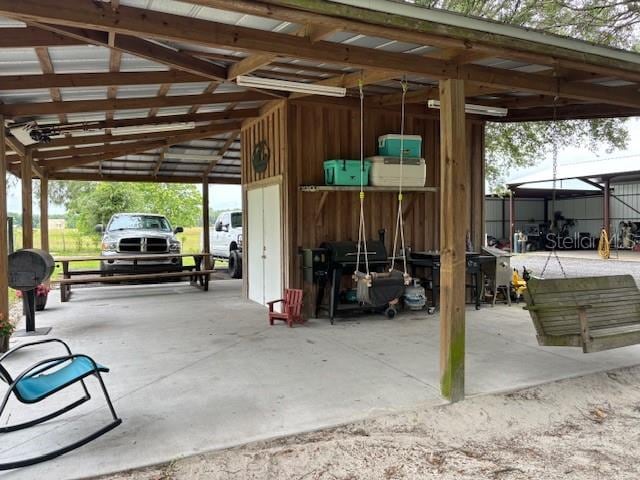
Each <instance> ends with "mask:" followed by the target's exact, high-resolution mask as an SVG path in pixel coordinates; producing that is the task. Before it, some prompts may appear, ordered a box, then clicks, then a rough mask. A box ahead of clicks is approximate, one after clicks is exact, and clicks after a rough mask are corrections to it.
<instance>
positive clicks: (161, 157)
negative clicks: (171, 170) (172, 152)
mask: <svg viewBox="0 0 640 480" xmlns="http://www.w3.org/2000/svg"><path fill="white" fill-rule="evenodd" d="M166 154H167V148H163V149H162V151H161V152H160V155H158V161H157V162H156V164H155V166H154V167H153V177H154V178H155V177H157V176H158V172H159V171H160V168H161V167H162V163H163V162H164V157H165V155H166Z"/></svg>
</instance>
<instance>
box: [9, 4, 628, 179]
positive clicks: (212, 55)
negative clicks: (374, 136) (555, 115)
mask: <svg viewBox="0 0 640 480" xmlns="http://www.w3.org/2000/svg"><path fill="white" fill-rule="evenodd" d="M367 2H368V3H367V4H366V5H365V7H366V8H373V9H376V8H381V7H380V6H385V5H386V6H387V8H391V7H392V6H393V5H391V4H390V3H389V2H387V1H385V0H367ZM120 3H121V5H124V6H131V7H136V8H142V9H150V10H154V11H158V12H166V13H170V14H173V15H181V16H187V17H192V18H198V19H201V20H209V21H213V22H219V23H224V24H228V25H237V26H242V27H246V28H253V29H257V30H264V31H271V32H277V33H279V34H294V33H295V32H297V31H299V30H300V29H301V27H302V26H301V25H300V24H297V23H294V22H288V21H282V20H279V19H276V18H263V17H258V16H254V15H247V14H242V13H237V12H232V11H224V10H220V9H216V8H210V7H205V6H200V5H194V4H190V3H188V2H187V1H176V0H121V2H120ZM338 3H348V4H353V5H359V6H363V5H364V4H363V3H362V1H361V0H345V1H343V2H338ZM401 6H402V8H405V7H409V8H410V10H407V11H411V12H416V15H417V16H420V15H422V14H424V10H419V11H418V10H416V9H415V8H413V7H411V6H407V5H406V4H405V5H401ZM405 10H406V8H405ZM441 13H442V12H437V11H436V12H435V14H438V15H441ZM445 16H446V15H445ZM454 17H455V18H453V20H456V21H463V20H465V19H464V18H462V19H461V18H460V17H459V16H454ZM416 18H417V17H416ZM446 18H447V19H449V20H451V18H449V16H446ZM453 20H451V21H453ZM470 21H471V22H473V24H474V25H475V24H476V23H478V22H477V20H475V19H471V20H470ZM483 24H484V25H493V24H492V23H490V22H485V23H483ZM19 26H24V24H23V23H21V22H18V21H15V20H11V19H3V18H0V28H3V27H12V28H15V27H19ZM496 28H497V27H496ZM508 28H512V27H508ZM502 30H504V29H502ZM509 31H511V30H509ZM0 33H1V32H0ZM520 33H522V34H523V35H524V34H525V33H523V32H520ZM554 39H556V40H557V38H556V37H554ZM147 40H149V41H151V42H154V43H156V44H158V45H161V46H166V47H169V48H171V49H174V50H175V51H180V52H189V53H191V54H194V55H197V54H198V52H200V54H199V56H198V58H201V59H203V60H208V61H211V62H214V63H215V64H217V65H224V66H225V67H228V66H230V65H232V64H234V63H235V62H237V61H239V60H241V59H243V58H246V57H247V56H249V55H250V54H249V53H247V52H243V51H240V50H238V51H236V50H233V49H229V48H228V47H222V46H221V47H216V46H210V47H205V46H202V45H196V44H190V43H184V42H168V41H163V42H158V41H156V40H151V39H147ZM324 40H325V41H329V42H333V43H339V44H344V45H349V46H353V47H363V48H369V49H372V51H373V50H380V51H385V52H393V53H404V54H407V55H414V56H415V60H416V61H418V62H419V61H421V57H420V56H421V55H425V54H434V53H435V54H437V53H439V50H438V49H437V48H435V47H433V46H430V45H423V44H419V43H412V42H406V41H400V40H397V39H394V38H385V37H383V36H377V35H376V36H372V35H363V34H359V33H357V32H349V31H337V32H333V33H331V34H330V35H329V36H328V37H326V38H325V39H324ZM554 41H555V40H554ZM568 41H569V42H570V40H568ZM599 51H602V49H600V50H599ZM611 52H613V53H616V51H611ZM48 53H49V56H50V58H51V64H52V66H53V69H54V72H55V73H56V74H64V73H100V72H109V68H110V63H113V62H112V61H111V60H112V55H111V51H110V49H108V48H105V47H97V46H89V45H75V46H58V47H49V48H48ZM445 53H446V52H445ZM613 53H612V54H613ZM444 58H447V57H446V56H445V57H444ZM472 63H474V64H476V65H483V66H489V67H493V68H498V69H504V70H513V71H518V72H525V73H537V72H544V71H546V70H550V67H549V66H545V65H538V64H535V63H527V62H523V61H514V60H509V59H504V58H483V59H478V60H476V61H473V62H472ZM118 67H119V71H120V72H154V71H166V70H168V69H169V67H167V66H166V65H164V64H162V63H160V62H154V61H151V60H147V59H145V58H140V57H137V56H133V55H130V54H128V53H124V54H122V56H121V58H120V62H119V65H118ZM357 71H359V69H357V68H354V67H350V66H345V65H341V64H333V63H330V62H320V61H309V60H305V59H299V58H295V57H279V58H277V59H276V60H275V61H274V62H272V63H270V64H269V65H266V66H264V67H262V68H261V69H259V70H257V71H255V72H254V73H253V74H254V75H257V76H265V77H269V78H281V79H288V80H291V79H298V80H299V81H303V82H314V81H318V80H322V79H326V78H330V77H334V76H337V75H341V74H348V73H354V72H357ZM41 73H42V68H41V65H40V61H39V59H38V56H37V55H36V52H35V50H34V49H33V48H6V49H3V48H0V75H39V74H41ZM405 78H406V80H407V82H408V83H409V90H410V91H416V90H419V89H424V88H429V87H433V86H437V81H435V80H434V79H432V78H428V77H424V76H419V75H407V76H406V77H405ZM400 79H401V76H400V75H398V77H397V79H395V80H387V81H381V82H378V83H377V84H375V85H367V87H366V92H367V94H368V95H373V94H387V93H395V92H399V91H401V90H400V88H401V85H400V81H399V80H400ZM587 81H589V82H591V83H594V84H598V85H603V86H609V87H626V86H630V85H634V83H633V82H629V81H625V80H620V79H619V78H599V79H595V80H587ZM211 83H212V82H211V80H210V79H207V78H203V81H202V82H196V83H175V84H172V85H171V86H170V88H169V89H168V91H167V92H166V95H167V96H185V95H199V94H202V93H203V92H205V91H206V90H210V85H211ZM160 88H161V85H159V84H158V83H157V82H155V83H150V84H147V85H126V86H117V87H112V88H108V85H105V86H102V87H73V88H71V87H63V88H59V89H57V92H55V91H53V90H49V89H33V90H16V89H12V90H4V91H0V100H1V101H2V102H4V103H6V104H22V103H34V102H51V101H52V94H54V93H58V92H59V94H60V95H61V97H62V100H63V101H83V100H99V99H106V98H116V99H129V98H151V97H155V96H157V95H158V91H159V90H160ZM245 90H246V89H243V88H240V87H238V86H237V85H236V84H235V83H230V82H223V83H220V84H219V85H217V87H216V88H215V94H225V93H232V92H240V91H245ZM351 93H353V91H352V92H351ZM531 95H532V94H530V93H526V92H519V91H517V90H516V91H511V92H509V93H506V94H505V93H501V94H500V95H492V94H491V93H490V92H488V93H487V94H485V95H482V96H481V97H479V98H480V99H486V100H490V99H491V100H499V99H500V98H506V99H510V98H516V97H527V96H531ZM264 103H265V102H264V101H251V102H234V103H229V102H225V103H217V104H207V103H205V104H203V105H199V106H193V107H192V106H178V107H161V108H157V109H150V108H138V109H129V110H122V109H120V110H117V111H115V112H112V115H109V117H111V116H112V118H113V119H114V120H115V121H120V120H126V119H130V120H132V119H135V120H140V121H142V120H143V119H144V118H146V117H147V116H148V115H149V114H150V113H151V112H152V110H153V111H155V115H156V116H157V117H163V116H167V115H185V114H189V113H193V112H197V113H216V112H224V111H226V110H230V109H233V110H239V109H245V108H259V107H261V106H262V105H264ZM29 118H30V119H31V118H35V119H37V120H38V122H40V123H41V124H46V123H52V124H56V123H59V121H60V118H59V117H58V116H57V115H39V116H33V117H29ZM66 118H67V120H68V121H69V122H96V121H103V120H105V119H107V118H108V116H107V113H106V112H102V111H100V112H86V113H72V114H67V115H66ZM238 121H241V119H238V120H227V122H234V123H233V125H237V122H238ZM219 122H223V123H224V122H225V120H223V119H221V120H219ZM91 133H92V134H96V131H95V130H94V131H92V132H91ZM98 133H99V132H98ZM178 133H183V132H177V133H176V134H178ZM234 135H237V134H234ZM229 136H230V134H229V133H220V134H215V135H212V137H215V140H213V139H205V140H193V141H190V142H183V143H181V144H180V146H179V147H171V148H169V149H168V150H167V152H166V154H165V161H164V162H163V164H162V165H161V168H160V171H159V173H160V174H163V175H164V174H169V173H171V174H172V175H194V178H195V177H197V176H198V175H199V173H200V172H202V171H203V169H202V168H200V170H198V167H200V165H199V163H202V164H204V165H208V164H209V162H208V161H206V160H205V161H201V160H200V159H198V158H196V157H195V156H194V155H196V154H205V156H206V155H209V156H211V155H215V154H216V153H217V152H218V151H219V150H220V148H222V147H223V146H224V145H225V143H226V140H227V139H228V138H229ZM238 147H239V139H238V140H236V141H234V142H233V144H231V146H230V148H229V150H228V151H227V152H226V153H225V155H224V158H223V159H222V160H219V161H218V163H217V164H216V166H215V167H214V169H213V172H212V177H215V176H219V177H221V178H227V177H229V176H230V177H231V178H235V179H239V157H240V153H239V152H238ZM180 153H182V154H183V157H184V159H183V160H180V159H179V158H178V157H179V154H180ZM159 155H160V149H157V150H152V151H150V152H146V153H144V154H134V155H128V156H127V155H125V156H123V157H122V158H120V159H118V160H111V161H103V162H102V163H101V165H102V167H103V168H104V169H108V170H110V171H111V172H112V173H113V172H116V173H117V172H125V171H129V172H133V171H135V172H138V171H139V169H141V168H143V167H144V168H146V169H147V170H146V171H147V172H149V171H150V169H154V168H155V166H156V165H157V162H158V159H159V158H160V157H159ZM186 155H190V156H189V157H188V158H189V159H187V157H186ZM172 156H173V157H172ZM194 158H195V160H194ZM97 167H98V165H97V164H92V165H87V166H83V167H78V168H70V169H65V171H67V172H89V171H91V172H95V171H96V170H97ZM129 167H130V168H129ZM136 174H137V173H136ZM225 175H226V177H225Z"/></svg>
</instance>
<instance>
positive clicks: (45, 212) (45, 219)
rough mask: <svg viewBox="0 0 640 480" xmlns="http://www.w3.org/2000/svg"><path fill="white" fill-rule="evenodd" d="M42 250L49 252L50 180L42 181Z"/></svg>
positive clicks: (44, 179) (43, 178) (45, 178)
mask: <svg viewBox="0 0 640 480" xmlns="http://www.w3.org/2000/svg"><path fill="white" fill-rule="evenodd" d="M40 248H41V249H42V250H44V251H45V252H48V251H49V179H48V178H47V176H46V175H43V176H42V178H41V179H40Z"/></svg>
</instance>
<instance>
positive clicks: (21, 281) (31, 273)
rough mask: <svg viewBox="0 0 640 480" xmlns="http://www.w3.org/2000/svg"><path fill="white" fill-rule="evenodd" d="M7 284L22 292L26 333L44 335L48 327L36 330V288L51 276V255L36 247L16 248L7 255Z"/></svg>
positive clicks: (52, 265)
mask: <svg viewBox="0 0 640 480" xmlns="http://www.w3.org/2000/svg"><path fill="white" fill-rule="evenodd" d="M8 266H9V286H10V287H11V288H13V289H14V290H20V291H21V292H22V304H23V308H24V314H25V316H26V317H27V318H26V325H27V330H26V331H27V334H34V333H38V334H42V335H45V334H47V333H48V332H49V330H51V329H50V328H46V329H40V330H39V331H36V288H37V287H38V285H40V284H41V283H44V282H46V281H47V280H49V277H51V274H52V273H53V270H54V269H55V263H54V261H53V257H52V256H51V255H49V254H48V253H47V252H45V251H44V250H38V249H36V248H31V249H23V250H18V251H17V252H14V253H12V254H10V255H9V265H8Z"/></svg>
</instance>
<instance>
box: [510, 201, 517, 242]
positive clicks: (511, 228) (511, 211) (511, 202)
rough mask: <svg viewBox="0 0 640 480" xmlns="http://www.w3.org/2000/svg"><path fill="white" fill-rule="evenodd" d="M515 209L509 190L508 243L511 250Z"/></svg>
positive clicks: (514, 226)
mask: <svg viewBox="0 0 640 480" xmlns="http://www.w3.org/2000/svg"><path fill="white" fill-rule="evenodd" d="M515 215H516V211H515V206H514V203H513V190H509V245H511V252H512V253H513V252H514V251H515V248H516V246H515V245H514V244H513V235H514V234H515V233H516V231H515V229H516V218H515Z"/></svg>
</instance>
